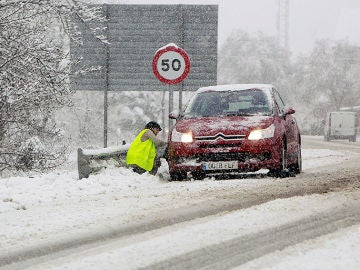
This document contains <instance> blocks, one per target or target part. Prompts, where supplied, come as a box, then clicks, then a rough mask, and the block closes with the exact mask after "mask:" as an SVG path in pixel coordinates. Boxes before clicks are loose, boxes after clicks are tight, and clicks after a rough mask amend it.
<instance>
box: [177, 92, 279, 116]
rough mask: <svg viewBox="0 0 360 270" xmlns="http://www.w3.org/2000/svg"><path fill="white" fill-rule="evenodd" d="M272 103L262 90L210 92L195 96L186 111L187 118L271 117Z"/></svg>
mask: <svg viewBox="0 0 360 270" xmlns="http://www.w3.org/2000/svg"><path fill="white" fill-rule="evenodd" d="M269 104H270V101H269V98H268V96H267V95H266V93H264V91H262V90H260V89H249V90H241V91H233V90H231V91H208V92H202V93H199V94H197V95H195V96H194V97H193V98H192V99H191V100H190V102H189V104H188V106H187V107H186V109H185V111H184V116H185V117H203V116H205V117H211V116H231V115H244V116H248V115H270V114H272V109H271V106H269Z"/></svg>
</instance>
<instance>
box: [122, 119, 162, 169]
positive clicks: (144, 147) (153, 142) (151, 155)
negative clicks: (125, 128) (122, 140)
mask: <svg viewBox="0 0 360 270" xmlns="http://www.w3.org/2000/svg"><path fill="white" fill-rule="evenodd" d="M161 130H162V129H161V127H160V125H159V124H158V123H156V122H154V121H151V122H149V123H147V124H146V125H145V128H144V129H143V130H142V131H140V133H139V134H138V135H137V136H136V137H135V139H134V140H133V142H132V143H131V144H130V147H129V150H128V152H127V154H126V165H127V166H129V167H131V168H133V171H134V172H136V173H139V174H143V173H145V172H147V171H148V172H149V173H150V174H152V175H155V174H156V173H157V171H158V169H159V167H160V165H161V161H160V157H157V156H156V147H158V146H162V145H166V144H167V142H165V141H163V140H161V139H159V138H158V137H157V135H158V133H159V132H160V131H161Z"/></svg>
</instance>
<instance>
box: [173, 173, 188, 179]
mask: <svg viewBox="0 0 360 270" xmlns="http://www.w3.org/2000/svg"><path fill="white" fill-rule="evenodd" d="M186 178H187V175H186V172H170V181H182V180H185V179H186Z"/></svg>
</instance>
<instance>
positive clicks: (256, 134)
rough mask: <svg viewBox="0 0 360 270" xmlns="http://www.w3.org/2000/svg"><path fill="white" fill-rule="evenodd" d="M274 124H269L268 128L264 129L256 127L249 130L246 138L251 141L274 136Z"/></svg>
mask: <svg viewBox="0 0 360 270" xmlns="http://www.w3.org/2000/svg"><path fill="white" fill-rule="evenodd" d="M274 132H275V126H274V124H271V125H270V126H269V127H268V128H265V129H256V130H253V131H251V132H250V134H249V137H248V139H249V140H251V141H257V140H261V139H266V138H272V137H274Z"/></svg>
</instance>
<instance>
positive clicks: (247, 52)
mask: <svg viewBox="0 0 360 270" xmlns="http://www.w3.org/2000/svg"><path fill="white" fill-rule="evenodd" d="M289 67H290V58H289V54H288V53H287V51H286V50H284V49H283V48H281V47H280V46H279V45H278V42H277V39H276V38H275V37H271V36H266V35H264V34H262V33H259V34H257V35H250V34H248V33H246V32H243V31H241V30H238V31H237V32H234V33H233V34H232V35H231V36H230V37H229V38H228V39H227V40H226V42H225V44H224V46H223V47H222V48H221V50H220V52H219V63H218V81H219V83H271V84H274V85H276V86H277V87H279V88H282V86H283V85H284V83H283V80H284V79H285V78H286V77H287V76H288V73H289V71H290V70H289V69H290V68H289Z"/></svg>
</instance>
